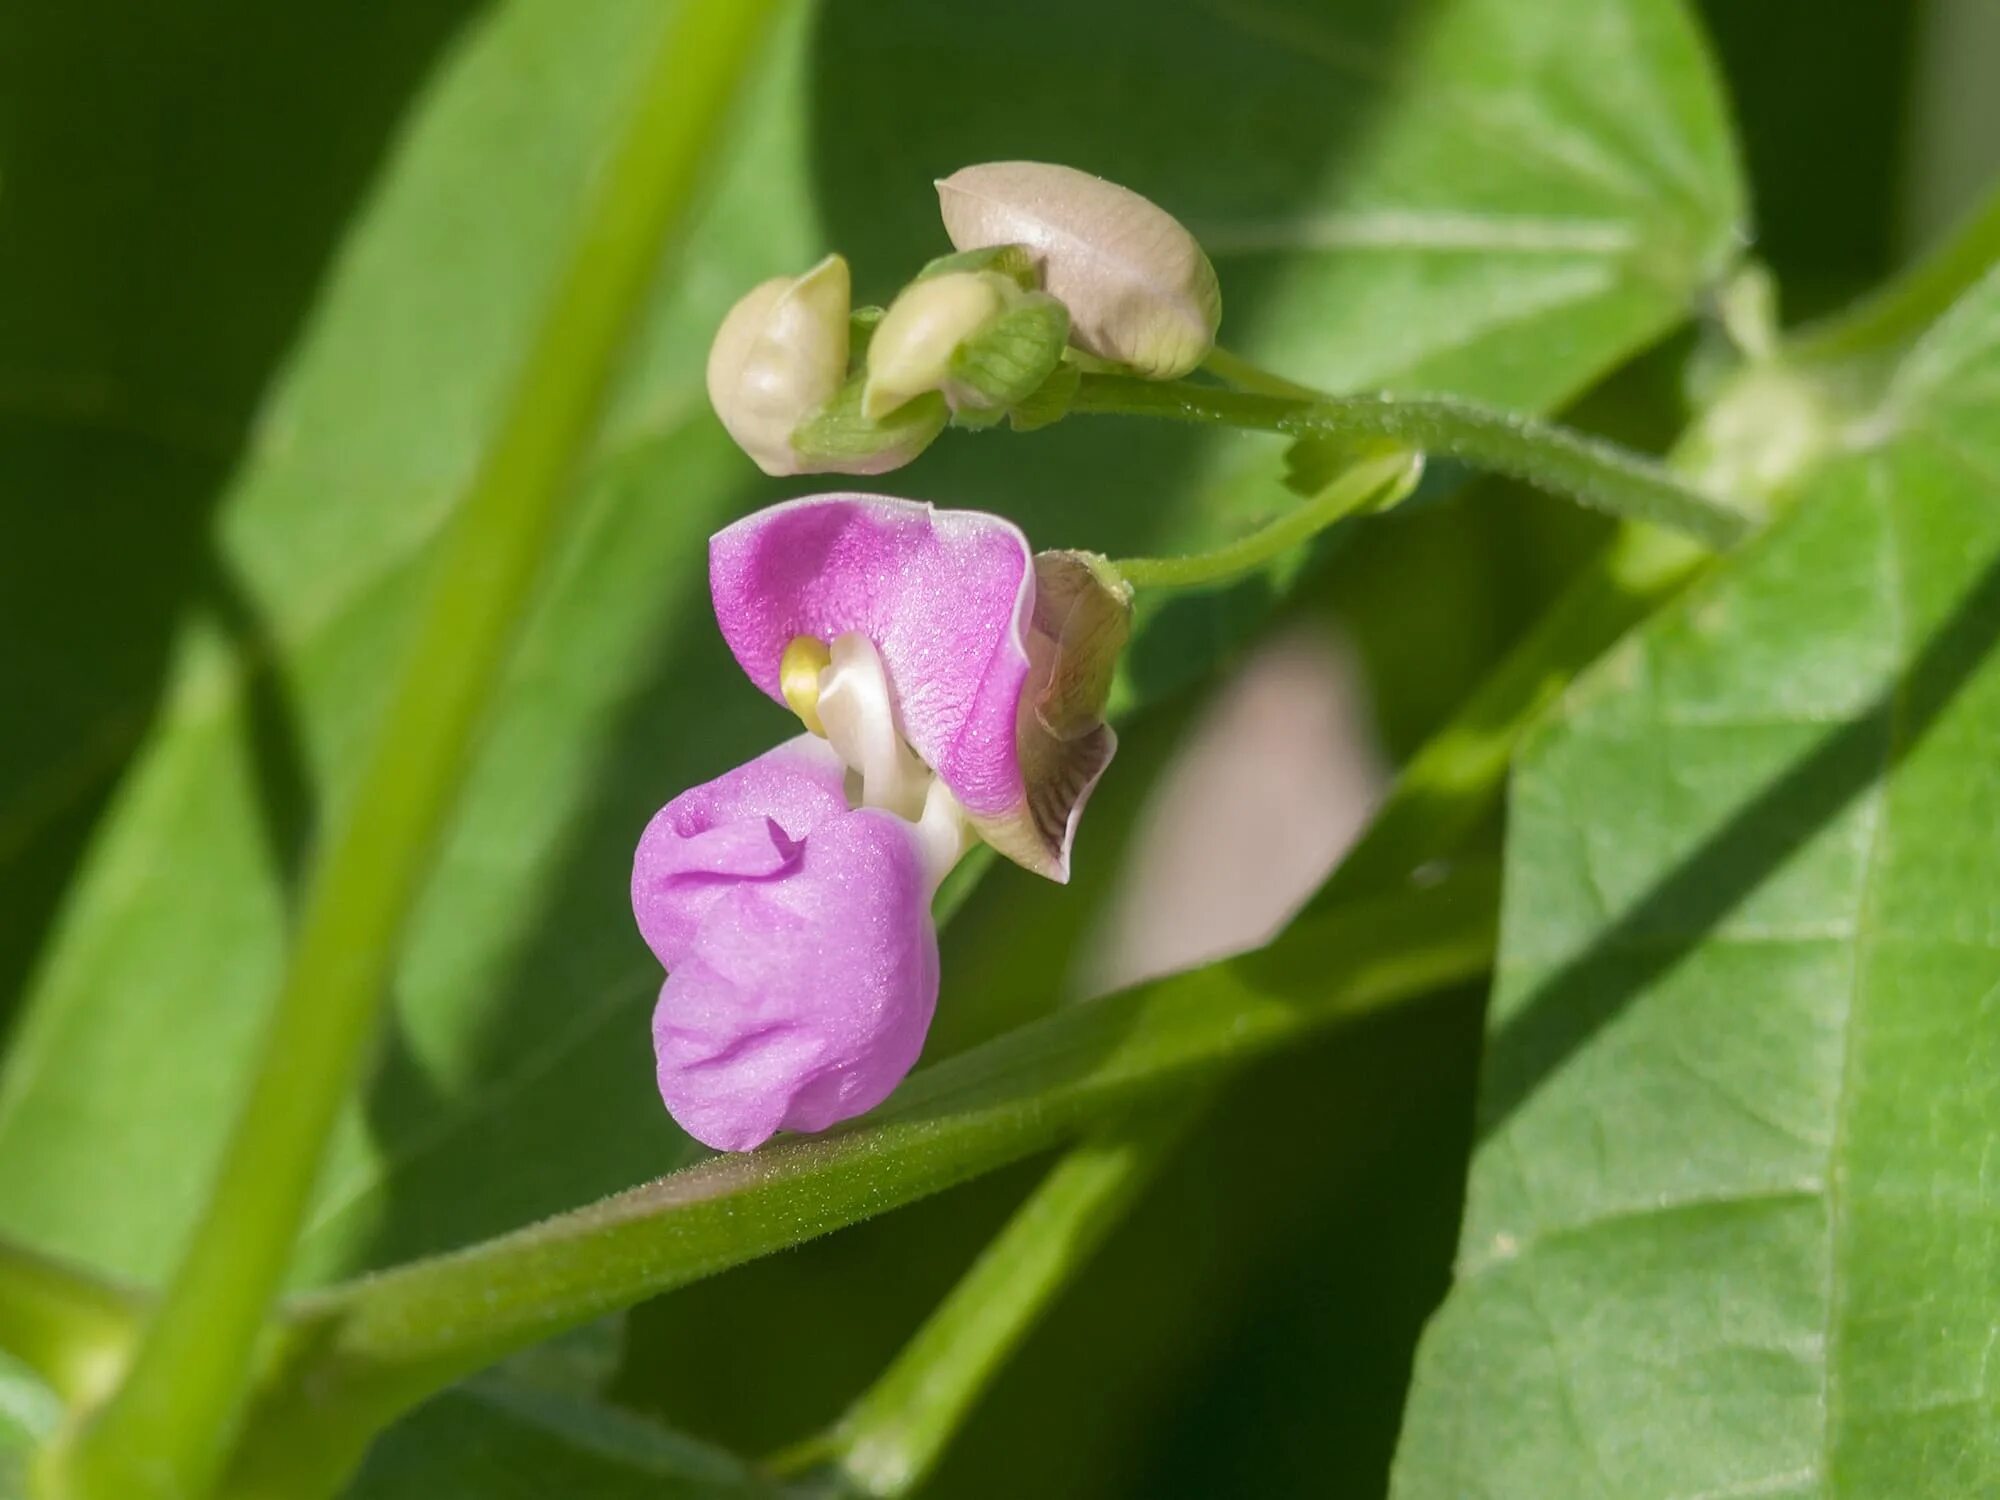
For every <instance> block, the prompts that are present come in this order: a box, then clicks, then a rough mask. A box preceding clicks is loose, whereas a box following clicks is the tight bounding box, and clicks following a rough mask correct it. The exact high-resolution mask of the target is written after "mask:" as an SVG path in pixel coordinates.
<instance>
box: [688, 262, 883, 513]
mask: <svg viewBox="0 0 2000 1500" xmlns="http://www.w3.org/2000/svg"><path fill="white" fill-rule="evenodd" d="M852 295H853V293H852V289H851V285H850V282H849V278H848V273H847V262H846V261H844V260H842V259H841V258H840V257H839V256H838V255H829V256H828V257H827V258H826V259H825V260H823V261H821V262H820V263H819V264H818V265H816V266H814V267H813V268H812V269H811V270H810V271H807V272H806V273H805V274H804V275H803V276H780V277H777V278H776V279H774V280H771V281H767V282H764V283H763V284H762V285H761V286H757V287H753V288H752V289H751V290H750V292H749V293H748V294H747V295H746V296H745V297H744V298H743V300H742V301H740V302H738V303H737V304H736V305H735V306H734V307H732V308H731V309H730V310H729V316H728V317H726V318H724V319H723V320H722V327H721V328H719V329H717V330H716V334H715V343H714V344H713V345H711V346H710V348H709V351H708V399H709V402H710V404H711V405H713V406H714V407H715V414H716V415H717V416H718V417H720V418H721V419H722V425H723V426H724V427H726V428H727V429H729V435H730V436H731V437H732V438H734V439H736V443H737V446H739V447H740V448H742V450H743V451H744V452H745V453H747V454H749V455H750V457H751V458H753V459H755V460H756V462H757V467H758V468H760V469H762V470H763V471H764V472H765V473H766V474H802V473H806V472H808V467H807V462H806V460H805V459H804V458H802V457H801V456H800V454H799V452H798V450H797V449H796V448H794V447H793V446H792V433H793V432H794V431H795V430H796V429H797V428H798V427H799V425H800V424H801V423H803V422H805V421H806V420H807V419H808V418H809V417H811V416H812V415H813V414H814V413H816V412H818V411H819V410H820V409H821V408H822V407H824V406H825V405H826V404H827V403H828V402H829V401H831V400H832V399H833V398H834V396H835V395H837V394H838V393H839V391H840V387H841V383H842V382H843V381H844V380H845V379H846V376H847V348H848V311H849V302H850V301H851V299H852Z"/></svg>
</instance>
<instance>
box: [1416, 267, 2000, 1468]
mask: <svg viewBox="0 0 2000 1500" xmlns="http://www.w3.org/2000/svg"><path fill="white" fill-rule="evenodd" d="M1835 437H1836V439H1837V441H1836V443H1835V444H1834V447H1833V449H1832V450H1831V453H1830V456H1829V457H1827V459H1826V460H1825V461H1824V462H1823V463H1822V464H1821V465H1820V466H1819V467H1818V468H1816V469H1815V470H1814V471H1812V473H1811V474H1810V476H1809V477H1808V478H1807V479H1806V480H1805V481H1804V483H1803V484H1802V485H1801V486H1799V487H1798V492H1797V494H1796V496H1795V498H1794V499H1793V502H1792V509H1791V510H1790V512H1789V514H1788V515H1787V516H1786V517H1785V518H1784V519H1783V520H1781V521H1780V522H1778V523H1777V524H1776V525H1775V526H1774V527H1773V528H1772V529H1771V530H1770V531H1769V532H1768V533H1767V534H1766V535H1764V536H1763V537H1762V538H1760V539H1759V540H1758V541H1756V542H1754V543H1753V544H1751V545H1750V546H1749V547H1746V548H1745V549H1744V551H1743V552H1742V553H1741V554H1740V555H1739V556H1737V557H1736V558H1734V559H1732V560H1731V561H1730V562H1729V563H1727V564H1725V565H1724V567H1723V568H1722V569H1721V570H1719V571H1718V572H1717V573H1716V574H1715V575H1712V576H1711V577H1710V579H1709V580H1707V581H1706V582H1705V583H1704V584H1703V585H1701V586H1699V587H1698V588H1697V589H1696V591H1695V592H1694V593H1693V594H1692V595H1690V596H1689V597H1688V598H1687V599H1685V601H1684V602H1683V603H1682V604H1680V605H1678V606H1676V607H1675V608H1674V609H1672V610H1671V611H1670V612H1669V613H1668V614H1667V615H1665V616H1664V617H1661V618H1659V619H1657V620H1656V621H1655V622H1654V623H1653V624H1652V625H1651V626H1650V627H1649V628H1647V629H1646V630H1645V631H1644V632H1643V633H1642V634H1641V635H1640V636H1639V637H1638V638H1636V639H1634V640H1632V641H1630V642H1628V644H1627V646H1626V647H1625V648H1623V649H1621V650H1620V651H1619V652H1618V653H1616V654H1615V655H1614V656H1613V657H1612V658H1610V659H1608V660H1607V661H1606V662H1604V663H1603V664H1601V666H1600V667H1599V668H1598V669H1597V670H1596V671H1594V672H1593V673H1592V674H1591V676H1590V677H1588V678H1587V679H1586V680H1585V681H1584V682H1582V683H1581V684H1579V686H1578V688H1577V689H1576V690H1575V691H1574V692H1573V693H1572V695H1571V697H1570V699H1569V701H1568V702H1567V704H1566V706H1565V708H1564V711H1563V712H1562V714H1561V716H1560V719H1559V721H1558V722H1557V723H1556V724H1555V725H1554V726H1553V727H1552V728H1550V729H1549V731H1548V732H1547V733H1545V734H1544V735H1542V736H1541V737H1540V738H1539V739H1538V740H1537V741H1536V742H1535V743H1534V744H1533V746H1532V748H1531V749H1530V750H1529V751H1528V752H1527V753H1526V754H1525V756H1524V758H1523V760H1522V762H1521V763H1520V765H1519V767H1518V770H1517V773H1516V778H1515V783H1514V792H1513V805H1512V815H1511V827H1512V836H1511V839H1510V845H1509V850H1508V860H1507V872H1508V878H1507V887H1506V898H1505V918H1504V924H1503V942H1502V954H1501V963H1500V976H1499V983H1498V988H1497V992H1496V995H1495V998H1494V1003H1493V1008H1492V1016H1491V1022H1490V1025H1491V1032H1490V1038H1489V1045H1488V1053H1487V1061H1486V1073H1485V1085H1484V1096H1483V1100H1482V1105H1481V1110H1480V1115H1481V1136H1482V1139H1481V1144H1480V1146H1479V1148H1478V1151H1477V1153H1476V1156H1475V1159H1474V1163H1473V1169H1472V1182H1471V1196H1470V1201H1469V1204H1468V1206H1467V1210H1466V1218H1465V1225H1464V1230H1463V1237H1462V1240H1461V1245H1460V1260H1459V1268H1458V1282H1457V1285H1456V1287H1455V1289H1454V1290H1453V1292H1452V1293H1451V1295H1450V1298H1449V1300H1448V1301H1447V1302H1446V1304H1445V1307H1444V1310H1443V1311H1442V1313H1441V1314H1440V1315H1439V1316H1438V1318H1437V1320H1436V1322H1435V1323H1434V1325H1433V1326H1432V1328H1431V1330H1430V1332H1429V1333H1428V1335H1427V1336H1426V1339H1425V1341H1424V1345H1423V1349H1422V1352H1421V1354H1420V1357H1419V1362H1418V1369H1417V1374H1416V1381H1415V1387H1414V1392H1413V1395H1412V1402H1411V1408H1410V1412H1409V1416H1408V1421H1407V1426H1406V1429H1405V1432H1404V1435H1403V1441H1402V1447H1401V1452H1400V1455H1399V1459H1398V1469H1397V1482H1396V1489H1395V1493H1396V1494H1397V1495H1398V1496H1399V1497H1402V1500H1428V1497H1438V1500H1444V1497H1447V1496H1449V1497H1454V1500H1456V1497H1459V1496H1463V1495H1466V1494H1494V1495H1536V1496H1549V1497H1562V1496H1567V1495H1586V1494H1587V1495H1603V1494H1616V1495H1629V1496H1634V1497H1646V1496H1660V1497H1666V1496H1690V1495H1713V1496H1734V1495H1760V1496H1761V1495H1772V1496H1777V1495H1786V1496H1801V1497H1803V1496H1832V1495H1888V1494H1910V1495H1918V1494H1921V1495H1926V1496H1939V1497H1954V1496H1965V1497H1971V1496H1975V1495H1985V1494H1989V1493H1991V1492H1992V1490H1993V1488H1994V1485H1995V1483H1996V1481H2000V1440H1996V1437H1995V1434H1996V1432H2000V1424H1996V1421H1995V1417H1996V1407H2000V1385H1996V1384H1995V1383H1993V1382H1992V1381H1991V1380H1990V1379H1989V1371H1990V1366H1991V1358H1992V1353H1993V1350H1994V1348H1995V1346H1996V1344H2000V1321H1996V1319H1995V1315H1994V1310H1993V1298H1992V1291H1993V1279H1992V1269H1991V1268H1992V1255H1993V1249H1994V1246H1995V1244H1996V1243H2000V1227H1996V1217H1995V1212H1994V1207H1993V1204H1994V1198H1993V1193H1992V1182H1991V1177H1990V1167H1989V1162H1988V1158H1989V1156H1990V1145H1991V1142H1992V1140H1993V1138H1994V1134H1995V1131H1996V1129H2000V1043H1996V1040H1995V1039H1996V1037H2000V1032H1996V1030H1995V1027H1994V1025H1993V1006H1994V996H1995V995H1996V994H2000V904H1996V894H1995V893H1996V892H2000V842H1996V840H1995V838H1994V834H1993V830H1994V828H1995V827H1996V826H2000V780H1996V778H1995V775H1994V772H1993V763H1994V747H1995V745H1996V743H2000V657H1997V656H1996V655H1995V653H1994V649H1993V648H1994V645H1995V643H1996V641H2000V276H1996V275H1989V276H1988V278H1987V279H1986V280H1985V281H1984V283H1982V284H1981V285H1979V286H1978V287H1976V288H1975V289H1974V290H1972V291H1971V292H1969V293H1968V294H1967V295H1966V296H1965V297H1964V298H1963V299H1962V300H1961V301H1960V302H1959V304H1958V305H1957V306H1956V307H1955V308H1954V309H1953V311H1952V312H1951V313H1950V314H1949V315H1948V316H1947V317H1946V318H1945V320H1944V321H1943V322H1942V323H1941V324H1939V325H1938V326H1937V327H1936V328H1934V329H1933V330H1932V331H1931V332H1930V333H1929V334H1928V335H1927V336H1926V337H1925V338H1923V339H1922V340H1921V341H1920V342H1918V343H1917V345H1916V346H1915V347H1914V349H1913V350H1912V351H1911V352H1910V353H1909V355H1908V357H1907V358H1906V359H1905V360H1904V362H1903V363H1902V365H1901V366H1900V368H1898V369H1897V370H1896V371H1895V372H1894V374H1893V376H1892V377H1890V378H1889V380H1888V383H1887V386H1886V389H1885V390H1883V391H1882V392H1881V393H1880V398H1879V400H1877V401H1874V402H1871V403H1869V404H1868V405H1867V407H1866V408H1865V409H1863V410H1859V411H1854V410H1850V411H1848V412H1846V413H1845V414H1844V415H1843V417H1842V419H1841V421H1840V424H1839V426H1838V428H1837V431H1836V433H1835Z"/></svg>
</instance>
